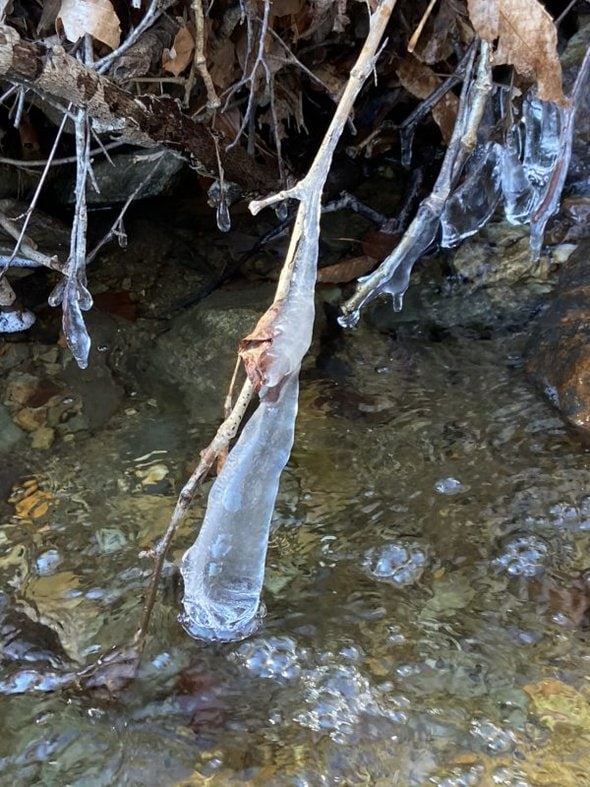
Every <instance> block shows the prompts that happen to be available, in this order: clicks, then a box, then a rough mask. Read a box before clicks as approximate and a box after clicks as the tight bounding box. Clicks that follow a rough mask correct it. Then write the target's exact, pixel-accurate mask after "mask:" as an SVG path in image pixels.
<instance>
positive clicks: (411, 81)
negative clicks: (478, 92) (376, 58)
mask: <svg viewBox="0 0 590 787" xmlns="http://www.w3.org/2000/svg"><path fill="white" fill-rule="evenodd" d="M396 71H397V75H398V77H399V80H400V82H401V84H402V87H404V88H405V89H406V90H407V91H408V92H409V93H411V94H412V95H413V96H416V98H422V99H424V98H428V96H429V95H430V94H431V93H433V92H434V91H435V90H436V88H437V87H438V86H439V85H440V84H441V80H440V78H439V77H437V76H436V74H435V73H434V71H433V70H432V69H431V68H430V67H429V66H427V65H425V64H424V63H421V62H420V61H419V60H418V58H416V57H414V55H410V54H408V55H406V56H405V57H404V59H403V60H401V61H400V62H399V64H398V66H397V68H396ZM458 108H459V99H458V98H457V96H456V95H455V94H454V93H452V92H451V91H449V92H448V93H446V94H445V95H444V96H443V97H442V98H441V100H440V101H439V102H438V103H437V104H435V106H434V107H433V108H432V117H433V118H434V121H435V123H436V124H437V126H438V127H439V128H440V132H441V134H442V137H443V139H444V141H445V143H447V144H448V142H449V140H450V139H451V134H452V133H453V129H454V128H455V120H456V119H457V110H458Z"/></svg>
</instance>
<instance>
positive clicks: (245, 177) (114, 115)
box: [0, 25, 277, 194]
mask: <svg viewBox="0 0 590 787" xmlns="http://www.w3.org/2000/svg"><path fill="white" fill-rule="evenodd" d="M0 78H3V79H6V80H9V81H11V82H15V83H17V84H22V85H24V86H25V87H27V88H30V89H31V90H34V91H35V92H36V93H38V94H39V95H40V96H41V97H43V96H47V95H48V96H52V97H54V98H56V99H58V100H59V101H60V102H62V103H68V104H69V103H72V104H73V106H75V107H84V108H86V109H87V110H88V113H89V115H90V117H91V118H92V121H93V124H94V128H95V130H96V131H97V132H102V133H112V134H115V135H117V136H118V137H119V138H121V139H124V140H125V141H126V142H129V143H130V144H133V145H141V146H143V147H152V146H154V145H164V146H165V147H167V148H169V149H171V150H175V151H178V152H179V153H181V154H182V155H184V156H186V158H187V160H188V161H189V163H190V165H191V166H192V167H194V169H196V170H197V171H198V172H200V173H202V174H205V175H210V176H212V177H215V176H216V175H217V157H216V152H215V144H214V142H213V139H212V137H211V135H210V133H209V131H208V129H207V128H206V127H205V126H203V125H201V124H199V123H196V122H195V121H194V120H192V118H190V117H189V116H188V115H185V114H184V113H183V112H182V109H181V107H180V104H179V103H178V102H177V101H176V100H175V99H174V98H172V97H171V96H159V97H157V96H151V95H145V96H137V97H136V96H133V95H132V94H131V93H128V92H127V91H126V90H122V89H121V88H119V87H117V86H116V85H115V84H114V83H113V82H111V81H110V80H109V79H108V78H106V77H103V76H100V75H99V74H97V73H95V72H94V71H92V70H91V69H89V68H86V67H85V66H84V65H83V64H82V63H80V62H79V61H78V60H76V59H75V58H73V57H70V55H68V54H67V53H66V52H65V50H64V49H63V47H61V46H53V47H47V46H45V45H43V44H38V43H30V42H27V41H23V40H22V39H21V38H20V36H19V34H18V33H17V31H16V30H14V29H13V28H11V27H8V26H7V25H0ZM222 163H223V168H224V171H225V179H226V180H230V181H233V182H234V183H237V184H238V185H239V186H241V188H242V189H243V190H244V192H246V193H248V194H251V193H265V192H268V191H272V190H274V189H276V187H277V178H276V176H275V175H274V174H273V173H272V172H269V170H268V168H267V167H265V166H264V165H263V164H260V163H258V162H256V161H255V160H254V159H253V158H252V157H251V156H249V155H248V154H247V153H246V152H245V151H244V150H243V149H242V148H239V147H234V148H232V149H231V150H229V151H227V152H225V153H224V152H222Z"/></svg>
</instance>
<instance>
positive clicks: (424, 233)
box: [339, 41, 492, 327]
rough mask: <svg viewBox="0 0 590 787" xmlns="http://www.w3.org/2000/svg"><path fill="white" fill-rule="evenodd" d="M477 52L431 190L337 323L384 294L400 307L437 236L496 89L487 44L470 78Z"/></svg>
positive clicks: (350, 321) (352, 320)
mask: <svg viewBox="0 0 590 787" xmlns="http://www.w3.org/2000/svg"><path fill="white" fill-rule="evenodd" d="M474 56H475V53H474V52H472V53H471V64H470V65H469V66H468V68H467V69H466V73H467V75H468V77H467V78H466V79H465V82H464V83H463V89H462V91H461V100H460V104H459V114H458V116H457V121H456V123H455V127H454V129H453V134H452V136H451V140H450V142H449V146H448V148H447V152H446V154H445V157H444V160H443V163H442V167H441V170H440V173H439V176H438V178H437V180H436V183H435V185H434V188H433V190H432V193H431V194H430V195H429V196H428V197H427V198H426V199H425V200H424V201H423V202H422V203H421V205H420V207H419V208H418V211H417V213H416V216H415V217H414V220H413V221H412V223H411V224H410V226H409V227H408V229H407V231H406V232H405V234H404V236H403V238H402V239H401V241H400V243H399V244H398V246H396V248H395V249H394V250H393V252H392V253H391V254H390V255H389V256H388V257H386V258H385V259H384V260H383V262H382V263H381V265H380V266H379V267H378V268H377V270H376V271H374V272H373V273H371V274H370V275H369V276H365V277H364V278H363V279H360V280H359V287H358V289H357V291H356V292H355V294H354V295H353V296H352V298H350V299H349V300H348V301H346V303H344V304H343V305H342V315H341V317H340V318H339V322H340V323H341V324H342V325H344V326H346V327H352V326H354V325H356V323H357V322H358V320H359V317H360V309H361V308H362V307H363V306H365V305H366V304H367V303H368V302H369V301H372V300H373V299H374V298H376V297H377V296H378V295H380V294H382V293H388V294H389V295H391V296H392V297H393V305H394V309H396V310H398V311H399V310H400V309H401V307H402V302H403V296H404V293H405V292H406V290H407V288H408V285H409V282H410V273H411V272H412V268H413V266H414V263H415V262H416V261H417V260H418V259H419V258H420V257H421V256H422V254H424V252H425V251H426V250H427V249H428V247H429V246H430V244H431V243H432V242H433V240H434V239H435V237H436V233H437V231H438V227H439V223H440V217H441V215H442V212H443V210H444V207H445V204H446V202H447V200H448V198H449V196H450V194H451V191H452V189H453V187H454V185H455V184H456V183H457V181H458V179H459V177H460V175H461V172H462V170H463V167H464V165H465V162H466V160H467V158H468V157H469V155H470V154H471V152H472V151H473V149H474V148H475V144H476V141H477V131H478V129H479V125H480V122H481V119H482V116H483V113H484V109H485V106H486V103H487V100H488V97H489V95H490V92H491V90H492V78H491V67H490V46H489V44H487V43H486V42H485V41H481V42H480V47H479V63H478V66H477V71H476V76H475V79H473V80H471V79H470V77H469V75H470V74H471V71H472V68H473V65H472V64H473V58H474Z"/></svg>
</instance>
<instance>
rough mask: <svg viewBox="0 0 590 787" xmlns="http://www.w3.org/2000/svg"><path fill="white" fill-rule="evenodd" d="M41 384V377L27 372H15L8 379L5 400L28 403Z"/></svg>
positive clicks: (11, 402)
mask: <svg viewBox="0 0 590 787" xmlns="http://www.w3.org/2000/svg"><path fill="white" fill-rule="evenodd" d="M38 385H39V378H38V377H36V376H35V375H32V374H28V373H26V372H14V373H13V374H11V375H10V377H9V379H8V385H7V386H6V394H5V399H4V401H5V402H6V403H10V404H22V405H26V404H27V402H28V401H29V399H31V397H32V396H33V394H34V393H35V391H36V390H37V387H38Z"/></svg>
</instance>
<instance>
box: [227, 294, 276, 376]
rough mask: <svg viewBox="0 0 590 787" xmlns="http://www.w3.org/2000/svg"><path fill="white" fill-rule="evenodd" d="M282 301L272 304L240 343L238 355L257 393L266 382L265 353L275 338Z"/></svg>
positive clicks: (266, 362) (266, 363)
mask: <svg viewBox="0 0 590 787" xmlns="http://www.w3.org/2000/svg"><path fill="white" fill-rule="evenodd" d="M283 304H284V299H280V300H278V301H275V302H274V303H272V304H271V305H270V306H269V307H268V309H267V310H266V311H265V312H264V314H263V315H262V317H261V318H260V319H259V320H258V323H257V324H256V327H255V328H254V330H253V331H252V333H250V334H248V336H244V338H243V339H242V340H241V341H240V345H239V348H238V354H239V356H240V358H241V359H242V361H243V363H244V368H245V370H246V374H247V375H248V379H249V380H250V382H251V383H252V385H253V386H254V389H255V390H256V391H259V390H260V388H261V386H263V385H264V384H265V382H266V368H267V366H268V358H267V357H266V356H267V353H268V350H269V348H270V346H271V344H272V342H273V339H274V338H275V336H276V328H275V324H276V321H277V319H278V317H279V316H280V314H281V311H282V308H283Z"/></svg>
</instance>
